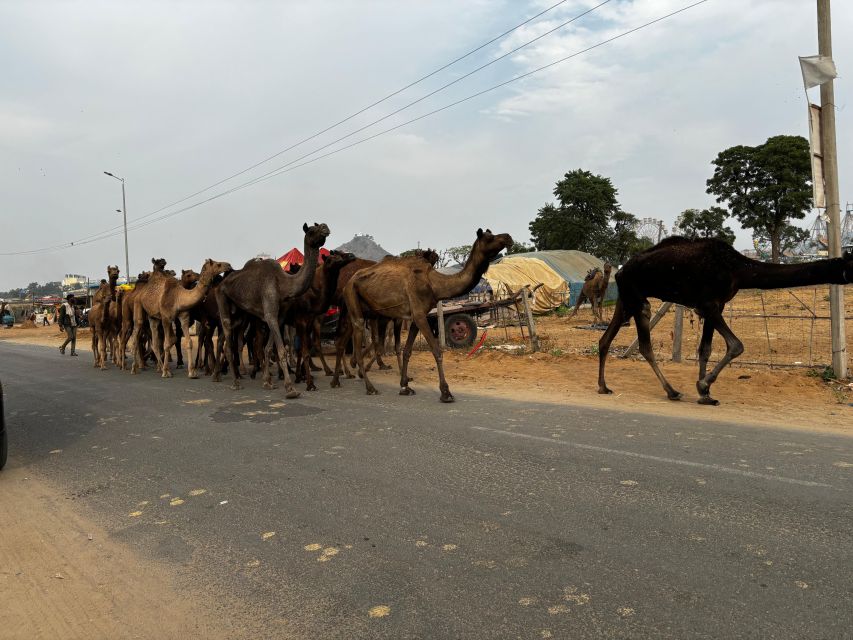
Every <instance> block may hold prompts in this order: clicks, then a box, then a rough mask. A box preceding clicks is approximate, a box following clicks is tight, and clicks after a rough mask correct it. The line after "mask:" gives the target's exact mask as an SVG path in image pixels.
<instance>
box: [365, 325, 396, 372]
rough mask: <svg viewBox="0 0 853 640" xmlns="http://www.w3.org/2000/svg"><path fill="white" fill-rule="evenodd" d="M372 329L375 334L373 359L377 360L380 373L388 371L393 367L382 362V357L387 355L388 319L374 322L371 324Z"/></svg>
mask: <svg viewBox="0 0 853 640" xmlns="http://www.w3.org/2000/svg"><path fill="white" fill-rule="evenodd" d="M370 329H371V332H372V333H373V351H374V354H375V355H374V356H373V359H374V360H376V366H378V367H379V370H380V371H388V370H389V369H390V368H391V365H389V364H385V363H384V362H383V361H382V356H384V355H385V337H386V336H387V335H388V318H382V320H373V321H372V322H371V323H370Z"/></svg>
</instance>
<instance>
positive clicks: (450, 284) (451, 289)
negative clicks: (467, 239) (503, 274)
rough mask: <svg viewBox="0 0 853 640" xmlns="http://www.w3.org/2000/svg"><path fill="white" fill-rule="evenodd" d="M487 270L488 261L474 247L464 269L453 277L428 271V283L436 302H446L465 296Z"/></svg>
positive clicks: (477, 248)
mask: <svg viewBox="0 0 853 640" xmlns="http://www.w3.org/2000/svg"><path fill="white" fill-rule="evenodd" d="M488 268H489V260H488V258H486V256H485V255H483V253H482V251H480V248H479V247H478V246H476V245H475V246H474V248H473V250H472V251H471V255H469V256H468V260H467V261H466V262H465V267H464V268H463V269H462V271H459V272H458V273H454V274H453V275H445V274H443V273H439V272H438V271H435V270H434V269H433V270H430V272H429V281H430V285H431V286H432V290H433V293H434V294H435V297H436V298H437V299H438V300H446V299H447V298H456V297H458V296H461V295H465V294H466V293H468V292H469V291H471V289H473V288H474V287H475V286H476V285H477V283H478V282H480V278H482V277H483V274H484V273H486V269H488Z"/></svg>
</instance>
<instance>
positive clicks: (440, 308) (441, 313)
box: [435, 300, 447, 351]
mask: <svg viewBox="0 0 853 640" xmlns="http://www.w3.org/2000/svg"><path fill="white" fill-rule="evenodd" d="M435 309H436V311H437V312H438V347H439V349H441V350H442V351H444V347H445V346H446V345H447V343H446V342H445V340H446V339H447V336H445V335H444V306H443V305H442V302H441V300H439V301H438V304H437V305H435Z"/></svg>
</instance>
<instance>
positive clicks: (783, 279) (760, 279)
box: [738, 258, 846, 289]
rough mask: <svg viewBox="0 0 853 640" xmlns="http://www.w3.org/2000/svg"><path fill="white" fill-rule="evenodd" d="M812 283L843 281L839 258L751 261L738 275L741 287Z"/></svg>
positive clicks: (772, 287) (805, 284) (797, 285)
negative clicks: (790, 262) (774, 261)
mask: <svg viewBox="0 0 853 640" xmlns="http://www.w3.org/2000/svg"><path fill="white" fill-rule="evenodd" d="M815 284H846V281H845V279H844V261H843V260H842V259H841V258H831V259H828V260H816V261H814V262H801V263H798V264H774V263H771V262H759V261H757V260H750V261H749V263H748V264H746V265H744V267H743V268H742V269H741V270H740V273H739V274H738V285H739V288H741V289H783V288H787V287H805V286H809V285H815Z"/></svg>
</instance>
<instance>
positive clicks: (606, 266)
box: [604, 262, 613, 280]
mask: <svg viewBox="0 0 853 640" xmlns="http://www.w3.org/2000/svg"><path fill="white" fill-rule="evenodd" d="M611 271H613V265H612V264H610V263H609V262H605V263H604V278H605V280H607V279H609V278H610V272H611Z"/></svg>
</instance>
